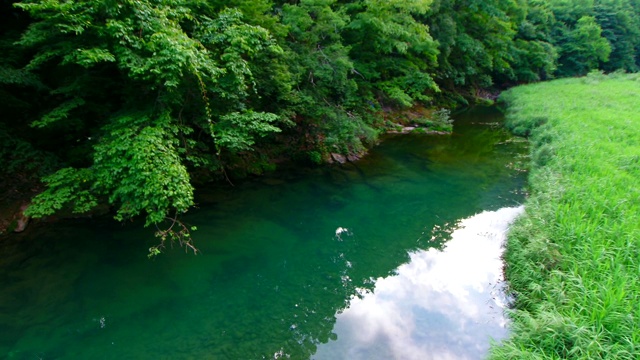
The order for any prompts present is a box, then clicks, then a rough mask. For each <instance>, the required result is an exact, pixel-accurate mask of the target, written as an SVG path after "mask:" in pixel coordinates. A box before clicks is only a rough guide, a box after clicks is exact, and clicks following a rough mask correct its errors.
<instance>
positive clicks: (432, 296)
mask: <svg viewBox="0 0 640 360" xmlns="http://www.w3.org/2000/svg"><path fill="white" fill-rule="evenodd" d="M522 211H523V207H515V208H503V209H500V210H498V211H492V212H489V211H486V212H483V213H480V214H477V215H475V216H473V217H471V218H468V219H465V220H462V221H461V222H460V223H459V224H458V227H457V228H456V230H455V231H453V233H452V235H451V239H450V240H449V241H448V242H447V243H446V244H445V248H444V249H443V250H442V251H439V250H436V249H429V250H427V251H418V252H414V253H411V254H410V258H411V260H410V262H409V263H407V264H404V265H402V266H400V267H399V268H398V269H397V274H396V275H394V276H390V277H387V278H379V279H378V280H377V281H376V284H375V290H374V293H366V294H365V295H364V296H363V297H362V298H353V299H352V300H351V303H350V306H349V308H347V309H346V310H344V312H342V313H341V314H339V315H337V322H336V325H335V327H334V329H333V331H334V332H335V333H336V334H337V336H338V339H337V340H336V341H331V342H329V343H328V344H323V345H320V346H318V352H317V353H316V355H315V356H313V359H421V360H424V359H443V360H444V359H480V358H483V357H485V356H486V353H487V350H488V348H489V341H490V338H493V339H496V340H499V339H501V338H504V337H505V336H506V334H507V330H506V326H505V325H506V320H505V318H504V315H503V306H504V299H503V295H502V294H501V289H500V286H501V285H500V283H501V280H502V260H501V258H500V257H501V254H502V244H503V241H504V236H505V232H506V230H507V228H508V226H509V224H510V223H511V222H512V221H513V220H514V219H515V218H516V216H517V215H518V214H520V213H521V212H522Z"/></svg>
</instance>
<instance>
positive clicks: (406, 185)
mask: <svg viewBox="0 0 640 360" xmlns="http://www.w3.org/2000/svg"><path fill="white" fill-rule="evenodd" d="M500 122H501V117H500V116H499V115H498V114H497V113H496V112H495V111H494V110H492V109H480V110H475V111H472V112H466V113H462V114H460V115H458V116H457V117H456V123H455V130H454V134H452V135H447V136H438V135H424V134H417V135H396V136H389V137H387V138H386V139H385V140H384V141H383V142H382V143H381V144H380V145H379V146H378V147H376V148H374V149H373V150H372V151H371V152H370V154H369V155H367V156H366V157H365V158H364V159H363V160H362V161H360V162H358V163H356V164H345V165H340V166H338V165H336V166H329V167H318V168H311V169H297V170H295V171H294V170H291V171H281V172H278V173H277V174H273V175H270V176H266V177H263V178H259V179H255V180H247V181H244V182H241V183H236V184H235V186H234V187H231V186H229V185H220V186H216V187H212V188H209V189H207V190H206V191H202V192H201V193H200V194H199V197H198V199H199V202H200V206H199V208H198V209H195V210H194V211H192V212H190V214H189V215H188V216H187V217H186V218H185V221H187V222H188V223H190V224H192V225H196V226H197V227H198V229H199V230H198V231H197V233H195V234H194V236H195V241H196V246H198V248H199V249H200V250H201V254H200V255H197V256H193V255H190V254H185V253H184V251H183V250H182V249H179V248H176V249H173V250H169V251H167V252H166V253H165V254H163V255H161V256H159V257H157V258H156V259H153V260H148V259H147V257H146V254H147V249H148V248H149V247H150V246H151V245H154V239H153V237H152V236H150V232H151V231H150V230H149V229H144V228H142V227H140V226H138V225H136V224H127V225H120V224H114V223H113V222H111V221H103V220H95V221H83V222H68V223H61V224H57V225H55V226H49V227H37V226H34V227H32V228H31V229H30V230H29V231H28V232H27V233H25V234H22V235H20V236H15V237H12V238H11V239H10V240H5V241H3V242H2V243H0V251H1V253H2V257H1V258H0V354H5V358H8V359H38V358H40V359H140V358H154V359H156V358H157V359H191V358H193V359H261V358H271V359H273V358H286V357H289V358H292V359H305V358H312V357H317V358H334V359H335V358H344V359H350V358H352V356H357V354H358V353H359V354H364V355H363V356H367V357H361V358H375V357H376V354H377V355H378V356H379V357H378V358H388V357H389V356H387V355H388V354H395V353H393V352H392V350H391V346H394V345H393V344H392V343H391V342H387V343H385V342H377V343H375V344H376V346H377V347H375V348H374V347H372V348H371V349H367V347H369V346H370V345H367V343H366V342H365V343H363V342H358V341H359V340H358V339H357V338H356V337H354V335H353V332H351V333H350V332H349V328H361V329H364V328H367V327H368V326H369V325H368V324H369V323H368V322H369V321H372V320H370V318H367V317H366V316H365V315H367V314H371V313H374V314H380V316H381V317H384V316H388V315H389V313H390V310H389V309H394V311H396V310H397V311H398V313H399V314H402V316H403V317H404V316H407V317H411V319H407V321H410V322H408V323H406V324H410V325H407V326H405V325H406V324H404V323H388V322H387V323H385V322H384V321H381V322H379V323H377V324H378V325H376V326H378V327H379V328H384V329H386V326H387V325H389V326H395V327H396V330H388V329H386V330H383V331H382V333H383V334H384V333H387V334H389V331H396V334H400V335H402V336H404V337H410V338H415V339H417V340H419V341H420V342H422V341H426V342H428V343H429V344H426V345H424V346H426V347H431V348H433V349H442V350H437V351H439V352H441V353H442V354H446V353H447V352H446V351H448V350H446V349H450V348H455V347H456V346H458V347H459V345H460V344H458V343H456V342H455V341H453V340H452V338H450V337H447V336H446V335H444V334H442V333H441V332H439V330H438V326H440V325H441V324H445V323H446V322H447V320H446V317H447V315H446V314H449V313H451V312H455V313H458V314H459V316H460V317H461V321H460V323H461V324H462V326H467V325H464V324H466V323H465V321H467V320H464V319H465V316H466V315H465V312H464V311H460V310H459V309H458V307H464V308H467V305H466V304H465V305H464V306H463V305H460V304H457V303H456V302H455V301H453V300H451V301H449V300H447V301H444V300H443V299H438V298H437V297H435V298H433V300H432V301H431V300H429V301H428V302H427V303H430V304H431V305H430V307H428V308H427V309H428V311H427V310H425V311H421V310H419V309H418V311H413V310H411V309H410V307H411V306H413V305H409V304H408V303H407V302H405V300H402V299H400V300H393V299H392V298H393V296H392V295H393V294H398V293H400V292H404V293H406V296H408V297H409V298H415V297H416V296H423V295H424V296H432V295H433V294H435V293H434V292H433V291H431V292H429V291H426V290H425V289H427V288H428V287H429V286H431V287H433V286H435V285H429V284H435V283H438V282H440V283H442V282H446V281H445V278H444V277H443V276H444V275H443V272H431V271H429V269H428V267H429V266H430V265H427V264H431V263H432V262H429V261H432V260H428V259H427V258H429V256H431V255H421V254H435V253H437V252H438V251H437V250H440V249H444V251H445V252H446V249H447V247H446V244H447V242H448V241H449V239H450V237H451V236H450V235H451V233H452V231H454V230H455V229H456V228H457V227H459V226H460V224H459V222H460V220H461V219H465V218H469V217H471V216H472V215H474V214H478V213H481V212H483V211H495V210H498V209H500V208H503V207H513V206H517V205H518V204H519V203H520V202H521V201H522V200H523V195H522V193H521V191H520V189H521V188H522V187H523V186H524V181H525V175H524V174H523V172H522V171H520V170H519V169H518V167H519V166H518V162H519V161H520V160H519V159H520V158H521V157H522V156H523V154H524V153H525V152H526V149H525V146H524V144H523V143H522V142H519V141H515V140H514V139H512V138H511V136H510V135H509V134H508V133H506V131H504V130H503V129H502V128H501V127H500ZM478 241H479V242H481V240H478ZM430 249H433V250H430ZM463 250H464V249H463ZM460 254H466V255H467V256H468V255H469V254H473V255H478V256H479V257H480V256H483V255H482V253H480V252H478V251H476V248H475V247H473V246H469V249H468V252H466V253H465V251H461V252H460ZM424 256H426V257H427V258H425V259H422V257H424ZM493 260H495V259H493ZM493 260H492V261H493ZM441 264H443V265H438V266H444V267H445V268H447V267H448V269H454V270H455V273H456V274H457V276H459V277H460V278H462V279H467V278H468V279H473V278H474V277H475V276H477V274H476V273H475V270H473V268H467V266H466V265H467V264H466V263H465V262H464V261H461V260H460V259H459V258H458V259H456V258H455V256H450V257H447V258H446V259H445V260H443V262H441ZM434 266H435V265H434ZM452 271H453V270H452ZM407 273H414V274H415V275H416V276H417V277H415V278H408V279H413V280H406V279H405V280H393V279H397V278H398V276H400V277H402V276H405V275H403V274H407ZM394 281H396V282H397V281H400V283H402V284H404V285H402V290H400V289H399V288H398V286H400V285H393V284H394ZM406 281H410V282H411V281H414V282H416V284H417V285H416V286H413V287H408V288H407V285H406ZM469 281H471V280H469ZM385 284H386V285H385ZM389 284H390V285H389ZM394 286H396V287H395V288H394ZM411 288H414V289H415V290H416V292H413V293H412V292H411ZM423 290H424V291H423ZM385 294H386V295H385ZM429 294H431V295H429ZM373 295H376V296H378V295H380V296H382V297H385V296H386V297H387V298H388V299H387V300H385V303H384V304H386V305H385V306H386V307H385V306H382V307H379V308H370V307H369V308H367V307H366V306H367V304H370V303H376V301H378V300H375V299H377V298H375V299H374V300H370V299H371V298H372V296H373ZM468 298H469V301H472V300H473V298H474V297H473V296H469V297H468ZM474 301H475V300H474ZM478 301H479V302H482V301H484V300H477V301H475V302H474V304H475V305H472V306H473V308H474V309H476V310H474V311H476V312H477V313H482V312H484V311H486V312H487V314H489V318H493V319H495V320H496V321H497V323H499V324H500V323H502V322H503V321H504V320H503V319H502V318H499V317H497V315H496V312H492V311H491V310H490V307H489V305H490V304H488V305H487V304H480V303H479V302H478ZM362 304H365V305H362ZM350 305H351V306H350ZM485 305H487V306H485ZM362 306H365V307H364V308H363V307H362ZM470 306H471V305H470ZM438 309H439V310H440V311H438ZM483 309H484V310H483ZM374 310H375V311H374ZM345 319H346V320H345ZM469 321H473V320H469ZM483 321H484V320H483ZM499 326H501V325H499ZM502 328H503V327H502ZM429 333H431V334H437V333H439V334H440V336H428V334H429ZM425 334H427V335H425ZM474 334H475V335H473V336H474V337H475V338H476V339H474V340H473V341H476V342H478V343H481V344H488V342H489V337H490V336H493V337H500V336H503V335H502V333H492V332H491V331H488V330H487V331H482V330H479V331H477V332H475V333H474ZM354 349H355V351H356V353H355V355H354V352H353V351H354ZM374 350H376V351H374ZM367 354H368V355H367ZM435 355H437V354H434V356H435ZM475 355H477V356H478V357H481V356H482V354H481V352H475ZM433 358H437V357H433Z"/></svg>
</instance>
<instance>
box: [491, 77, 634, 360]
mask: <svg viewBox="0 0 640 360" xmlns="http://www.w3.org/2000/svg"><path fill="white" fill-rule="evenodd" d="M501 100H502V101H503V102H505V103H506V104H507V121H508V122H509V126H510V127H511V128H512V129H513V130H514V132H516V133H519V134H522V135H528V136H530V139H531V173H530V181H529V184H530V192H531V196H530V198H529V199H528V200H527V203H526V213H525V215H524V216H523V217H521V218H520V219H519V220H518V221H517V222H516V223H515V224H514V225H513V227H512V229H511V232H510V235H509V237H508V241H507V245H506V247H507V248H506V252H505V255H504V259H505V263H506V265H505V275H506V277H507V280H508V282H509V289H510V291H511V292H512V293H513V294H514V295H515V303H514V309H513V311H512V312H511V313H510V315H511V318H512V319H513V322H512V325H511V327H512V335H511V338H510V339H509V340H508V341H505V342H503V343H502V344H501V345H500V346H498V345H495V346H494V347H493V348H492V354H491V357H490V358H492V359H533V358H563V359H614V358H615V359H637V358H640V322H639V318H640V307H639V306H638V304H640V279H639V278H638V269H639V267H640V222H639V221H638V218H639V215H640V186H639V185H638V184H639V180H638V179H640V114H639V113H638V104H640V75H638V74H633V75H624V74H612V75H610V76H604V75H602V74H597V73H596V74H590V75H589V76H587V77H585V78H579V79H578V78H575V79H564V80H557V81H551V82H546V83H540V84H535V85H527V86H522V87H517V88H514V89H511V90H509V91H508V92H506V93H504V94H503V95H502V96H501Z"/></svg>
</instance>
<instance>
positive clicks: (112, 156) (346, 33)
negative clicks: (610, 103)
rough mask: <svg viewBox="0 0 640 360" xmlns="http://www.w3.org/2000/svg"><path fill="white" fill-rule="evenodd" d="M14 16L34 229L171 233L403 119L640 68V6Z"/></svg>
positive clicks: (17, 180)
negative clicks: (57, 223) (241, 184)
mask: <svg viewBox="0 0 640 360" xmlns="http://www.w3.org/2000/svg"><path fill="white" fill-rule="evenodd" d="M1 6H2V10H1V11H0V34H1V36H0V49H1V50H0V51H1V52H0V54H1V55H0V98H1V99H2V101H1V102H0V113H1V114H2V117H0V161H1V163H2V164H3V172H2V176H0V188H1V189H2V194H0V197H1V200H2V203H7V204H9V203H18V205H20V202H21V201H22V200H24V199H26V200H27V202H28V203H29V206H28V208H27V209H26V212H25V214H26V215H28V216H31V217H44V216H49V215H52V214H54V213H56V212H67V213H87V212H90V211H94V210H95V209H96V208H97V207H99V206H108V207H109V209H110V210H109V211H112V212H113V213H114V214H115V217H116V219H118V220H120V221H122V220H126V219H132V218H137V217H140V218H144V221H145V222H146V224H147V225H160V224H162V223H164V222H165V221H166V220H167V219H169V220H170V222H171V221H172V222H173V224H174V225H175V222H176V219H177V217H178V216H179V215H180V214H182V213H184V212H186V211H187V210H188V209H189V208H190V207H191V206H193V205H194V189H195V188H197V187H198V186H202V185H204V184H207V183H209V182H212V181H230V182H231V181H233V180H234V179H237V178H240V177H243V176H247V175H251V174H261V173H263V172H265V171H271V170H273V169H275V168H276V166H277V165H278V164H279V163H281V162H282V161H285V160H286V161H294V162H302V163H308V164H313V163H318V164H319V163H323V162H326V161H328V160H329V159H330V158H331V154H342V155H352V156H353V155H358V154H362V153H363V151H365V150H366V148H367V147H370V146H372V145H373V144H375V143H376V140H377V138H378V136H379V135H380V134H382V133H384V132H386V131H388V130H389V129H390V128H393V127H394V126H396V125H397V124H396V122H397V120H396V118H394V114H398V113H402V112H403V111H410V110H411V109H416V108H422V109H436V110H437V109H450V108H453V107H456V106H465V105H468V104H470V103H474V102H478V101H486V100H487V99H491V98H492V97H494V96H495V94H497V93H499V92H500V91H501V90H503V89H506V88H509V87H511V86H514V85H519V84H525V83H531V82H538V81H543V80H549V79H553V78H560V77H575V76H582V75H585V74H588V73H590V72H593V71H603V72H607V73H609V72H614V71H626V72H634V71H637V70H638V68H639V66H640V1H639V0H576V1H573V0H572V1H569V0H491V1H478V0H468V1H460V0H433V1H424V0H405V1H399V0H387V1H381V0H354V1H340V0H302V1H269V0H231V1H219V0H190V1H185V0H123V1H114V0H84V1H65V0H32V1H30V0H27V1H21V2H16V1H3V2H2V5H1ZM425 113H426V114H427V115H425V117H423V118H420V119H414V120H412V121H419V122H421V124H422V125H424V126H434V127H438V126H440V125H441V124H439V123H442V122H444V123H446V122H447V116H446V112H442V111H440V112H439V111H433V112H430V111H426V112H425ZM428 114H432V115H430V116H428ZM159 229H160V230H159V231H158V233H157V235H158V236H159V237H161V239H162V240H164V239H167V238H171V237H174V238H175V237H177V238H182V237H183V236H185V235H186V234H188V229H187V228H186V227H184V226H181V225H176V226H175V227H169V228H168V230H162V229H166V228H162V227H160V228H159Z"/></svg>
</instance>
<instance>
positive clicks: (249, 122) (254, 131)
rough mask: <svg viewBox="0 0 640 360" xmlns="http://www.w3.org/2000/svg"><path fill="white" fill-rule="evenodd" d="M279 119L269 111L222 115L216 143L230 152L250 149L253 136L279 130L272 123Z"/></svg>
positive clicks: (261, 135) (253, 141)
mask: <svg viewBox="0 0 640 360" xmlns="http://www.w3.org/2000/svg"><path fill="white" fill-rule="evenodd" d="M277 120H279V117H278V116H277V115H275V114H269V113H256V112H246V113H231V114H227V115H225V116H223V117H222V118H221V119H220V122H219V124H218V125H216V128H217V131H216V134H217V144H218V145H219V146H220V147H222V148H225V149H228V150H229V151H231V152H239V151H246V150H251V146H253V144H254V143H255V140H254V137H255V136H258V137H263V136H266V135H267V134H269V133H273V132H280V131H281V130H280V129H279V128H277V127H275V126H273V125H272V123H273V122H275V121H277Z"/></svg>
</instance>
